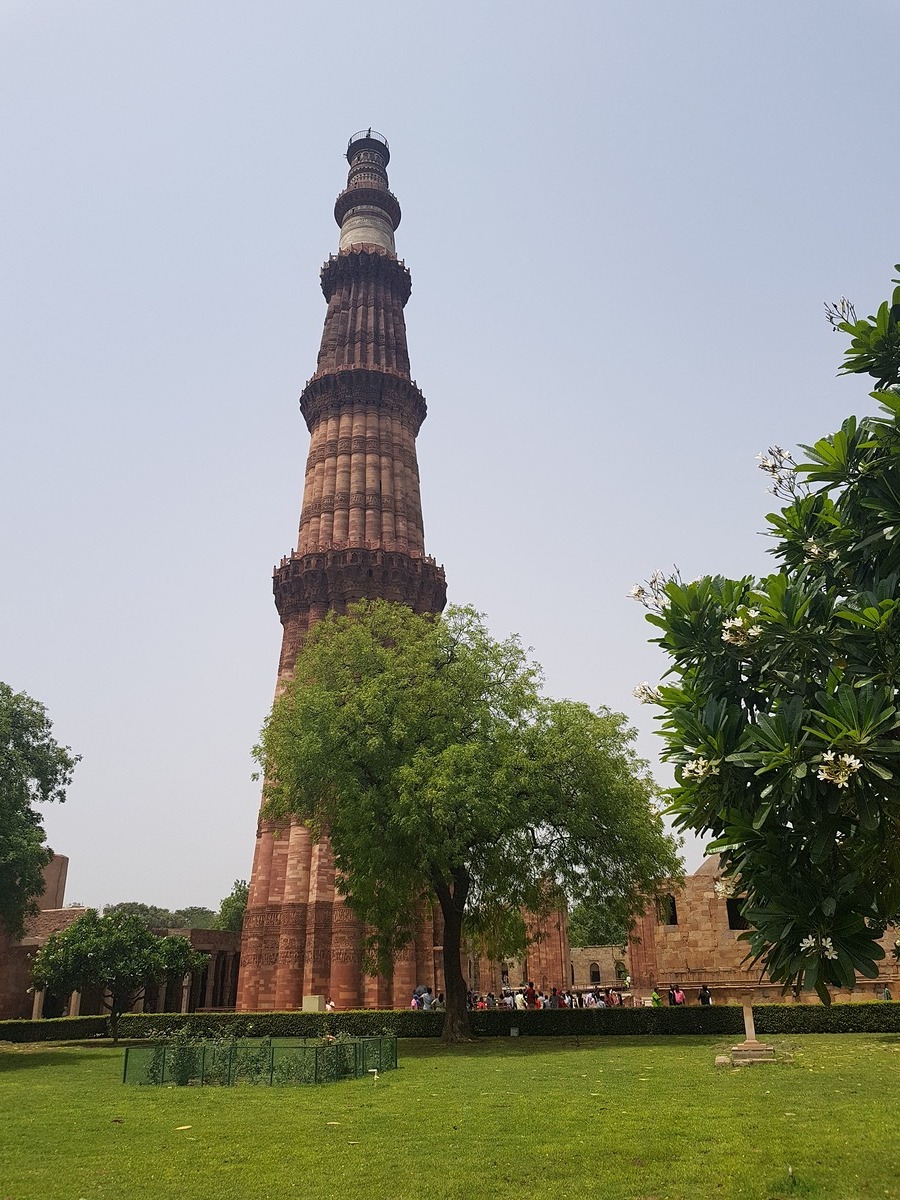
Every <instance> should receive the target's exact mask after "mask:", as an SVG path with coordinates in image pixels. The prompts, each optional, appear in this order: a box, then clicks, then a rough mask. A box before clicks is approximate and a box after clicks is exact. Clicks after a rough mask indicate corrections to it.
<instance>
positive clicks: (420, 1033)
mask: <svg viewBox="0 0 900 1200" xmlns="http://www.w3.org/2000/svg"><path fill="white" fill-rule="evenodd" d="M753 1013H754V1018H755V1022H756V1030H757V1033H759V1034H767V1035H773V1034H783V1035H792V1034H801V1033H900V1003H897V1004H891V1003H885V1002H884V1001H878V1002H875V1003H866V1002H862V1003H859V1004H832V1005H831V1007H830V1008H825V1007H824V1006H823V1005H820V1004H762V1005H758V1006H756V1007H755V1008H754V1010H753ZM470 1016H471V1020H472V1030H473V1032H474V1033H475V1035H476V1036H478V1037H509V1036H510V1030H511V1029H513V1028H516V1029H518V1031H519V1035H520V1036H521V1037H603V1036H607V1035H611V1034H616V1035H629V1036H634V1035H642V1034H707V1035H713V1036H722V1037H731V1036H735V1035H739V1034H741V1033H742V1032H743V1029H744V1023H743V1018H742V1016H741V1009H740V1006H739V1005H735V1004H720V1005H711V1006H709V1007H701V1006H699V1005H697V1006H692V1007H690V1008H667V1007H663V1008H575V1009H567V1008H562V1009H557V1010H551V1011H547V1010H543V1011H540V1012H537V1011H534V1010H528V1011H526V1012H519V1011H510V1010H509V1009H503V1008H498V1009H487V1010H484V1011H482V1012H474V1013H471V1014H470ZM443 1021H444V1016H443V1013H434V1012H431V1013H429V1012H413V1011H412V1010H411V1009H409V1010H408V1009H396V1010H390V1011H388V1010H384V1009H360V1010H351V1011H348V1012H341V1013H309V1012H267V1013H127V1014H126V1015H125V1016H123V1017H122V1018H121V1019H120V1022H119V1036H120V1037H122V1038H125V1039H142V1038H150V1037H153V1036H154V1035H156V1036H167V1035H168V1036H170V1035H172V1034H174V1033H175V1032H176V1031H178V1030H184V1031H185V1033H186V1034H187V1035H189V1036H192V1037H195V1038H241V1037H251V1038H269V1037H272V1038H318V1037H322V1036H323V1035H325V1034H328V1033H330V1034H333V1035H337V1034H347V1035H348V1036H350V1037H375V1036H377V1035H378V1034H380V1033H383V1032H384V1031H385V1030H387V1031H388V1032H390V1033H393V1034H395V1035H396V1036H397V1037H399V1038H410V1037H416V1038H436V1037H440V1034H441V1028H442V1025H443ZM108 1035H109V1026H108V1021H107V1018H106V1017H60V1018H58V1019H53V1020H46V1021H0V1041H8V1042H38V1041H50V1040H52V1041H80V1040H82V1039H84V1038H91V1037H107V1036H108Z"/></svg>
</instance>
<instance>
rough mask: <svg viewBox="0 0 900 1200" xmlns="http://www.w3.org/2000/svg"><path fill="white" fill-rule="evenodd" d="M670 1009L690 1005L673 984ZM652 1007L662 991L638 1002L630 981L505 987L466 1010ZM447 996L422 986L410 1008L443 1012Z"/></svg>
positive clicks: (480, 996) (474, 997) (704, 994)
mask: <svg viewBox="0 0 900 1200" xmlns="http://www.w3.org/2000/svg"><path fill="white" fill-rule="evenodd" d="M668 1001H669V1005H670V1006H671V1007H673V1008H680V1007H681V1006H682V1005H683V1004H687V997H686V995H685V993H684V991H683V990H682V988H681V985H680V984H677V983H673V984H672V985H671V987H670V988H669V995H668ZM697 1002H698V1003H699V1004H701V1005H707V1004H712V993H711V992H710V990H709V988H708V987H707V985H706V984H704V985H703V986H702V987H701V988H700V990H699V992H698V994H697ZM647 1003H649V1004H651V1005H652V1006H653V1007H654V1008H657V1007H659V1006H660V1005H661V1004H662V997H661V996H660V993H659V990H658V989H657V988H656V987H654V988H653V990H652V992H651V994H650V998H649V1001H648V1000H646V999H645V1000H641V999H635V998H634V997H633V996H632V995H631V992H630V991H629V990H628V981H626V983H625V986H624V988H622V989H620V988H609V987H607V988H601V987H600V986H599V985H598V986H596V987H593V988H590V989H588V990H580V991H576V990H575V989H572V990H569V989H568V988H551V989H550V991H549V992H546V991H543V990H539V989H537V988H535V986H534V983H528V984H523V985H522V986H521V987H519V988H509V987H504V988H502V989H501V991H500V994H499V995H497V994H495V993H494V992H487V993H480V992H474V991H469V992H468V994H467V996H466V1007H467V1008H469V1009H470V1010H472V1011H473V1012H474V1011H478V1012H481V1011H482V1010H484V1009H491V1008H507V1009H518V1010H523V1009H529V1008H530V1009H560V1008H618V1007H620V1006H621V1005H623V1004H638V1005H640V1004H647ZM446 1007H447V1005H446V1001H445V1000H444V993H443V992H438V993H437V995H435V994H434V992H433V991H432V989H431V988H430V987H423V986H421V985H420V986H419V987H417V988H416V990H415V991H414V992H413V994H412V999H411V1001H410V1008H414V1009H420V1010H422V1011H424V1012H444V1011H445V1009H446Z"/></svg>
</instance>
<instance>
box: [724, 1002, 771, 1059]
mask: <svg viewBox="0 0 900 1200" xmlns="http://www.w3.org/2000/svg"><path fill="white" fill-rule="evenodd" d="M743 1013H744V1040H743V1042H741V1043H740V1044H739V1045H737V1046H732V1047H731V1061H732V1063H735V1064H737V1063H750V1062H774V1061H775V1050H774V1047H772V1046H767V1045H765V1044H764V1043H763V1042H758V1041H757V1040H756V1025H755V1024H754V1021H753V996H752V994H750V995H748V996H747V997H746V998H745V1000H744V1004H743Z"/></svg>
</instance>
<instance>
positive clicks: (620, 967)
mask: <svg viewBox="0 0 900 1200" xmlns="http://www.w3.org/2000/svg"><path fill="white" fill-rule="evenodd" d="M627 978H628V968H627V967H626V966H625V964H624V963H623V962H622V961H621V959H616V981H617V982H618V983H624V981H625V980H626V979H627Z"/></svg>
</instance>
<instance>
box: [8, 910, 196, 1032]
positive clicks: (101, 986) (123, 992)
mask: <svg viewBox="0 0 900 1200" xmlns="http://www.w3.org/2000/svg"><path fill="white" fill-rule="evenodd" d="M206 958H207V956H206V955H205V954H197V953H195V952H194V951H193V950H192V949H191V944H190V942H189V941H188V940H187V938H183V937H158V936H157V935H156V934H154V933H151V932H150V930H149V929H148V928H147V926H146V925H145V924H144V922H143V921H142V920H141V918H140V917H139V916H136V915H135V914H133V913H104V915H103V916H102V917H101V916H98V914H97V912H96V911H95V910H94V909H92V908H89V909H88V910H87V912H85V913H84V914H83V915H82V916H80V917H79V918H78V920H77V921H73V922H72V924H71V925H70V926H69V927H68V928H67V929H63V930H62V931H61V932H60V933H52V934H51V935H50V937H49V938H48V939H47V941H46V942H45V943H44V945H43V946H42V947H41V949H40V950H39V951H38V953H37V954H36V955H35V959H34V964H33V968H32V977H33V980H34V985H35V987H38V988H51V989H52V990H53V991H54V992H57V993H58V994H60V995H66V994H67V993H69V992H76V991H77V992H82V991H86V990H88V989H93V988H96V989H98V990H99V991H100V993H101V995H102V996H103V1003H104V1005H105V1007H106V1008H107V1009H108V1010H109V1028H110V1033H111V1034H112V1036H113V1039H114V1040H116V1039H118V1036H119V1017H120V1016H121V1015H122V1013H125V1012H130V1011H131V1009H132V1008H134V1006H135V1004H136V1003H137V1001H138V1000H139V999H140V998H141V996H143V994H144V991H145V989H146V988H147V987H149V986H150V985H152V984H157V983H161V982H162V981H163V980H166V981H167V982H175V981H180V980H181V979H182V978H183V977H184V976H185V975H186V974H187V973H188V972H189V971H200V970H202V969H203V967H204V965H205V963H206Z"/></svg>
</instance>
